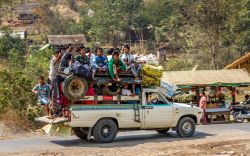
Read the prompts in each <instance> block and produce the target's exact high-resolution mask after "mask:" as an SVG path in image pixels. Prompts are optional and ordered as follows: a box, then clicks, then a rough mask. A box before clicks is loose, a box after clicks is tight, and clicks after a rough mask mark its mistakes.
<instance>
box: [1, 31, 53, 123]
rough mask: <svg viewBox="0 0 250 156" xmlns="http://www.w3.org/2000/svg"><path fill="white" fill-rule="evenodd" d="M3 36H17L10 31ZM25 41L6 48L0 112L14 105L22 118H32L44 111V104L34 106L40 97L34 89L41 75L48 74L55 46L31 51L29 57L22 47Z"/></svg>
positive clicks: (7, 37) (13, 107) (13, 39)
mask: <svg viewBox="0 0 250 156" xmlns="http://www.w3.org/2000/svg"><path fill="white" fill-rule="evenodd" d="M4 39H8V40H11V41H16V40H18V39H17V38H14V37H11V36H8V34H6V36H3V38H2V39H1V40H2V41H3V40H4ZM19 40H20V39H19ZM20 42H21V43H23V42H24V41H20ZM5 43H7V41H5ZM24 45H26V44H24ZM24 45H23V46H19V47H15V48H6V49H7V50H8V51H7V54H8V58H7V59H6V61H5V62H6V63H5V64H4V69H3V70H0V84H1V85H0V112H1V113H4V111H5V110H6V109H14V110H17V111H16V112H19V114H18V115H20V116H21V117H22V118H25V119H33V118H34V117H36V116H37V115H38V114H37V113H40V112H41V111H40V109H41V108H36V107H34V106H35V104H36V101H37V99H36V97H35V96H34V94H33V93H32V92H31V90H32V88H33V87H34V85H35V84H36V83H38V82H37V77H38V76H39V75H44V76H46V75H47V72H48V66H49V59H50V58H51V55H52V50H51V49H47V50H44V51H32V52H31V54H30V56H29V57H25V54H24V53H22V51H21V50H23V48H24V49H26V47H25V46H24ZM30 108H32V110H31V109H30Z"/></svg>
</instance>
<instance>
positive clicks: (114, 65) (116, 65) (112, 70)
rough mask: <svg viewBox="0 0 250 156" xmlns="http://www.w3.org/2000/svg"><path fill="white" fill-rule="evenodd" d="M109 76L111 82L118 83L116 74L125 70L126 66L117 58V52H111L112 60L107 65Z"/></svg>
mask: <svg viewBox="0 0 250 156" xmlns="http://www.w3.org/2000/svg"><path fill="white" fill-rule="evenodd" d="M108 69H109V74H110V76H111V78H112V79H113V81H115V82H119V81H120V79H119V77H118V73H119V71H121V70H126V65H125V64H124V63H123V61H122V60H121V59H120V58H119V50H116V51H114V52H113V55H112V59H111V60H110V61H109V63H108Z"/></svg>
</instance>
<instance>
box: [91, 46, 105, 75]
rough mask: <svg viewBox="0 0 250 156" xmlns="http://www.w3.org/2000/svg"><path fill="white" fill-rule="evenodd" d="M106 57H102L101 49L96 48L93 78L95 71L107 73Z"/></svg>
mask: <svg viewBox="0 0 250 156" xmlns="http://www.w3.org/2000/svg"><path fill="white" fill-rule="evenodd" d="M107 62H108V60H107V57H106V56H105V55H103V50H102V48H97V56H96V57H95V59H94V62H93V66H92V67H93V78H94V75H95V73H96V71H107Z"/></svg>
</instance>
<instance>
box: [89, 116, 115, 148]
mask: <svg viewBox="0 0 250 156" xmlns="http://www.w3.org/2000/svg"><path fill="white" fill-rule="evenodd" d="M117 131H118V128H117V125H116V123H115V122H114V121H113V120H111V119H101V120H99V121H98V122H97V123H96V124H95V126H94V128H93V136H94V138H95V141H96V142H98V143H110V142H112V141H113V140H114V139H115V137H116V135H117Z"/></svg>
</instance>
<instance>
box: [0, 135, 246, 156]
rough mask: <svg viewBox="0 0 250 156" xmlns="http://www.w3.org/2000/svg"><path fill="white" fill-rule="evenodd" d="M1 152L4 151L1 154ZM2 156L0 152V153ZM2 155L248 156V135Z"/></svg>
mask: <svg viewBox="0 0 250 156" xmlns="http://www.w3.org/2000/svg"><path fill="white" fill-rule="evenodd" d="M2 154H3V153H2ZM0 155H1V154H0ZM3 155H16V156H70V155H76V156H85V155H87V156H144V155H146V156H147V155H150V156H151V155H153V156H165V155H174V156H189V155H190V156H193V155H200V156H208V155H220V156H238V155H239V156H247V155H250V136H246V135H238V136H230V135H225V136H213V137H208V138H203V139H194V140H185V139H183V140H178V141H173V142H160V143H154V142H152V143H151V142H150V143H144V144H139V145H135V146H131V147H112V146H111V147H109V148H100V147H69V148H62V149H48V150H30V151H23V152H15V153H5V154H3Z"/></svg>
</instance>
